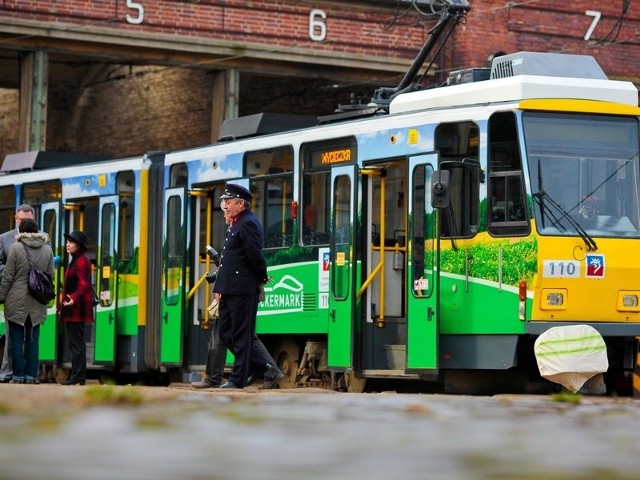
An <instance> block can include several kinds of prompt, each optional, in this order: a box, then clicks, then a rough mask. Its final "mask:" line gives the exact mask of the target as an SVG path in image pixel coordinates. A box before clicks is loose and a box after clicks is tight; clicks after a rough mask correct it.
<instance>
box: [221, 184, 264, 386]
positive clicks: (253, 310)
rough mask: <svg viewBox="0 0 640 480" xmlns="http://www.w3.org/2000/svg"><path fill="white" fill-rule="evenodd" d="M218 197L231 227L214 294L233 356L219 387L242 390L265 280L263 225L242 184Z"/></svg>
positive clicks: (225, 341)
mask: <svg viewBox="0 0 640 480" xmlns="http://www.w3.org/2000/svg"><path fill="white" fill-rule="evenodd" d="M220 198H221V199H222V204H221V207H222V210H224V212H225V215H229V216H230V218H231V226H230V227H229V228H228V229H227V233H226V235H225V239H224V245H223V247H222V252H221V255H220V267H219V268H218V275H217V277H216V282H215V284H214V287H213V291H214V293H215V294H216V298H218V299H219V301H220V306H219V317H218V322H219V325H218V328H219V332H220V339H221V340H222V343H224V344H225V346H226V347H227V348H228V349H229V350H231V353H233V355H234V357H235V362H234V364H233V370H232V372H231V375H230V376H229V380H228V381H227V382H226V383H224V384H222V385H221V386H220V388H244V386H245V385H246V382H247V378H248V377H249V373H250V370H251V352H252V350H253V336H254V335H255V330H256V314H257V313H258V299H259V292H260V285H261V284H265V283H267V280H268V276H267V261H266V260H265V258H264V255H263V254H262V241H263V231H262V226H261V225H260V222H258V219H257V218H256V216H255V215H254V214H253V212H252V211H251V199H252V198H253V195H252V194H251V192H250V191H249V190H247V189H246V188H244V187H243V186H241V185H236V184H227V185H226V188H225V191H224V193H223V194H222V195H221V196H220Z"/></svg>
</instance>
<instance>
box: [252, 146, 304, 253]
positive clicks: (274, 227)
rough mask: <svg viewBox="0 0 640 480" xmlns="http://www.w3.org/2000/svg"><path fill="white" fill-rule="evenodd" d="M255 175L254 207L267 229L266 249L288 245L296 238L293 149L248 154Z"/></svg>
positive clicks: (265, 235)
mask: <svg viewBox="0 0 640 480" xmlns="http://www.w3.org/2000/svg"><path fill="white" fill-rule="evenodd" d="M245 171H246V174H247V175H248V176H250V177H251V193H252V194H253V202H252V209H253V211H254V213H255V215H256V216H257V217H258V218H259V219H260V222H261V223H262V226H263V229H264V248H285V247H289V246H291V244H292V241H293V220H292V218H291V202H293V149H292V148H291V147H289V146H287V147H282V148H276V149H269V150H263V151H257V152H248V153H247V154H246V155H245Z"/></svg>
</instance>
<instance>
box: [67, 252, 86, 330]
mask: <svg viewBox="0 0 640 480" xmlns="http://www.w3.org/2000/svg"><path fill="white" fill-rule="evenodd" d="M66 295H69V296H70V297H71V298H73V301H74V302H75V303H74V304H73V305H70V306H68V307H63V306H62V302H61V303H60V314H59V318H60V321H62V322H85V323H91V322H93V292H92V291H91V260H89V257H87V255H86V254H85V253H81V254H80V255H74V256H73V257H72V260H71V263H70V264H69V266H68V267H67V269H66V270H65V272H64V291H63V293H62V299H63V300H64V299H65V296H66Z"/></svg>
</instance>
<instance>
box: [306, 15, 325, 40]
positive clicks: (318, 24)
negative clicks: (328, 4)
mask: <svg viewBox="0 0 640 480" xmlns="http://www.w3.org/2000/svg"><path fill="white" fill-rule="evenodd" d="M326 19H327V14H326V13H324V11H322V10H317V9H316V10H311V13H309V38H310V39H311V40H313V41H314V42H323V41H324V40H325V38H327V24H326V23H325V22H324V21H325V20H326Z"/></svg>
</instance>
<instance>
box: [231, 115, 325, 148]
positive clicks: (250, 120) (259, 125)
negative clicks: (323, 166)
mask: <svg viewBox="0 0 640 480" xmlns="http://www.w3.org/2000/svg"><path fill="white" fill-rule="evenodd" d="M317 123H318V122H317V120H316V117H313V116H310V115H289V114H283V113H256V114H254V115H247V116H245V117H240V118H230V119H228V120H225V121H224V123H223V124H222V128H221V129H220V137H219V138H218V140H219V141H220V142H226V141H229V140H237V139H239V138H246V137H256V136H259V135H267V134H269V133H280V132H287V131H290V130H297V129H299V128H305V127H312V126H314V125H317Z"/></svg>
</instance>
